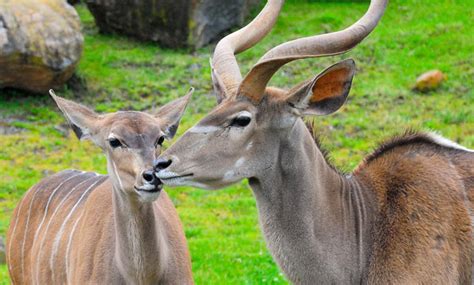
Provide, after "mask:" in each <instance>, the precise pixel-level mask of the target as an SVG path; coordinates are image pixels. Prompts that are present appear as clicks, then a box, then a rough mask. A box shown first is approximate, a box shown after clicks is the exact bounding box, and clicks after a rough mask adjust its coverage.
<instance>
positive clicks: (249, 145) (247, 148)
mask: <svg viewBox="0 0 474 285" xmlns="http://www.w3.org/2000/svg"><path fill="white" fill-rule="evenodd" d="M252 146H253V141H251V142H249V143H248V144H247V146H246V147H245V149H246V150H249V149H251V148H252Z"/></svg>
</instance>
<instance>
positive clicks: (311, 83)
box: [155, 0, 474, 284]
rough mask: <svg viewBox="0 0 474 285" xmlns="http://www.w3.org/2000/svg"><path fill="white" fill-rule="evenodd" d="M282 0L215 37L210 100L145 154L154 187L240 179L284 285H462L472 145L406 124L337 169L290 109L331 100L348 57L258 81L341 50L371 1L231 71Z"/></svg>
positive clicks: (371, 17)
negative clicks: (346, 169) (175, 134)
mask: <svg viewBox="0 0 474 285" xmlns="http://www.w3.org/2000/svg"><path fill="white" fill-rule="evenodd" d="M282 4H283V0H269V1H268V3H267V5H266V6H265V7H264V9H263V11H262V12H261V13H260V14H259V15H258V16H257V18H256V19H255V20H254V21H253V22H251V23H250V24H249V25H248V26H246V27H244V28H243V29H241V30H239V31H237V32H235V33H233V34H231V35H229V36H227V37H225V38H224V39H222V40H221V41H220V42H219V43H218V45H217V47H216V50H215V52H214V56H213V58H212V75H213V83H214V87H215V91H216V93H217V96H218V101H219V102H220V103H219V105H218V106H217V107H216V108H214V109H213V110H212V111H211V112H210V113H209V114H208V115H207V116H206V117H205V118H204V119H202V120H201V121H200V122H199V123H198V124H197V125H196V126H194V127H192V128H191V129H189V130H188V131H187V132H186V133H185V134H184V135H183V136H182V137H181V138H180V139H179V140H178V141H177V142H176V143H175V144H174V145H173V146H171V147H170V148H169V149H168V150H166V151H165V152H164V153H163V154H162V155H161V156H160V158H159V159H158V160H157V161H156V163H155V171H156V175H157V176H158V178H159V179H161V180H162V181H163V183H164V184H165V185H192V186H196V187H200V188H207V189H215V188H222V187H224V186H227V185H230V184H232V183H236V182H238V181H240V180H241V179H245V178H248V179H249V182H250V186H251V188H252V190H253V192H254V195H255V197H256V200H257V207H258V214H259V220H260V224H261V228H262V230H263V234H264V237H265V239H266V241H267V244H268V247H269V250H270V252H271V254H272V255H273V257H274V258H275V260H276V262H277V263H278V265H279V266H280V267H281V269H282V270H283V272H284V273H285V274H286V276H287V277H288V279H289V280H290V281H292V282H293V283H295V284H360V283H364V284H365V283H369V284H470V282H471V270H472V255H473V252H474V251H473V229H472V221H473V218H474V217H473V212H472V208H473V201H474V167H473V165H474V153H473V152H472V151H469V150H467V149H466V148H464V147H462V146H459V145H458V144H456V143H453V142H451V141H449V140H447V139H444V138H442V137H440V136H437V135H434V134H430V133H427V134H423V133H407V134H406V135H404V136H402V137H400V138H396V139H393V140H392V141H391V142H390V143H387V144H385V145H384V146H381V147H380V148H379V149H378V150H377V151H376V152H374V154H372V155H371V156H369V157H368V158H367V159H366V160H365V161H364V162H363V163H362V164H361V165H360V166H359V167H358V168H357V170H356V171H355V172H353V173H352V174H350V175H343V174H341V173H340V172H338V171H337V170H335V169H334V168H333V167H331V166H330V165H329V164H328V162H327V161H326V160H325V158H324V155H323V153H322V152H321V150H320V149H319V147H318V145H317V144H316V143H315V142H314V139H313V137H312V134H311V133H310V132H309V131H308V129H307V128H306V126H305V124H304V122H303V120H302V119H301V117H302V115H326V114H330V113H332V112H335V111H336V110H337V109H339V108H340V107H341V106H342V105H343V104H344V102H345V101H346V97H347V95H348V93H349V89H350V87H351V82H352V77H353V75H354V73H355V63H354V61H352V60H344V61H342V62H340V63H337V64H335V65H333V66H331V67H329V68H328V69H326V70H325V71H323V72H322V73H320V74H319V75H317V76H316V77H313V78H311V79H309V80H308V81H305V82H303V83H301V84H299V85H297V86H296V87H294V88H293V89H291V90H289V91H286V90H282V89H278V88H272V87H267V83H268V82H269V80H270V78H271V77H272V75H273V74H274V73H275V72H276V71H277V70H278V69H279V68H280V67H281V66H283V65H284V64H286V63H288V62H290V61H293V60H296V59H302V58H309V57H318V56H327V55H333V54H339V53H343V52H345V51H347V50H349V49H351V48H353V47H354V46H356V45H357V44H358V43H359V42H360V41H362V39H363V38H364V37H366V36H367V35H368V34H369V33H370V32H371V31H372V30H373V29H374V28H375V26H376V24H377V23H378V21H379V19H380V18H381V16H382V14H383V11H384V9H385V7H386V4H387V1H386V0H372V2H371V3H370V7H369V10H368V12H367V13H366V14H365V15H364V16H363V17H362V18H361V19H360V20H359V21H358V22H356V23H355V24H354V25H352V26H350V27H349V28H347V29H345V30H343V31H339V32H334V33H329V34H324V35H318V36H313V37H308V38H302V39H297V40H294V41H290V42H287V43H284V44H282V45H280V46H277V47H275V48H273V49H272V50H270V51H269V52H267V53H266V54H265V55H264V56H263V57H262V58H261V59H260V60H259V62H258V63H257V64H256V65H255V66H254V67H253V68H252V69H251V70H250V72H249V73H248V74H247V75H246V76H245V77H244V79H242V77H241V74H240V71H239V67H238V64H237V61H236V59H235V55H234V54H235V53H238V52H241V51H244V50H245V49H248V48H250V47H251V46H253V45H254V44H256V43H257V42H258V41H259V40H260V39H261V38H263V37H264V36H265V35H266V34H267V33H268V32H269V31H270V29H271V27H272V26H273V24H274V22H275V21H276V18H277V15H278V13H279V11H280V9H281V6H282Z"/></svg>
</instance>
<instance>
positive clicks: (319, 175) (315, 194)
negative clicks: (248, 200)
mask: <svg viewBox="0 0 474 285" xmlns="http://www.w3.org/2000/svg"><path fill="white" fill-rule="evenodd" d="M250 185H251V187H252V189H253V190H254V194H255V196H256V199H257V207H258V209H259V218H260V223H261V226H262V229H263V232H264V236H265V238H266V240H267V242H268V245H269V248H270V251H271V252H272V254H273V255H274V256H275V258H276V260H277V261H278V262H279V264H280V266H281V267H282V268H283V270H284V271H285V273H287V275H288V277H289V278H290V280H291V281H293V282H294V283H298V282H297V280H311V278H309V279H308V278H303V276H305V275H307V274H308V270H307V268H306V269H305V268H301V266H298V265H296V264H299V265H301V264H306V265H307V266H311V268H314V271H313V272H311V273H309V274H314V275H315V276H318V280H326V281H328V282H333V281H338V282H345V281H357V280H360V279H363V278H364V275H365V271H366V265H367V262H368V261H367V259H366V256H368V254H367V251H368V248H369V244H370V241H369V235H370V229H371V225H372V220H371V217H372V216H373V215H371V213H372V211H373V207H372V205H373V203H372V202H371V201H372V200H373V199H372V198H371V197H369V196H370V195H369V194H368V191H364V187H363V186H362V185H361V183H360V182H358V181H357V180H356V179H355V178H349V177H346V176H344V175H342V174H340V173H339V172H338V171H336V170H335V169H334V168H332V167H331V166H330V165H329V164H328V162H327V161H326V159H325V157H324V155H323V154H322V152H321V150H320V149H319V148H318V146H317V145H316V144H315V142H314V139H313V138H312V136H311V135H310V133H309V131H308V129H307V128H306V126H305V124H304V123H303V121H302V120H300V119H298V120H297V122H296V123H295V125H294V127H293V129H292V130H291V133H290V134H289V136H288V139H285V138H283V139H282V140H281V144H280V147H279V150H278V158H277V159H276V160H275V161H274V167H272V168H271V169H268V170H267V171H266V172H265V173H263V174H262V175H261V176H260V177H256V178H252V179H250ZM306 277H307V276H306ZM313 280H314V279H313Z"/></svg>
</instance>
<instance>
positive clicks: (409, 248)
mask: <svg viewBox="0 0 474 285" xmlns="http://www.w3.org/2000/svg"><path fill="white" fill-rule="evenodd" d="M306 125H307V128H308V129H309V131H310V133H311V134H312V136H313V139H314V140H315V143H316V144H317V146H318V148H320V149H321V147H320V144H319V140H318V137H317V135H315V132H314V125H313V124H312V123H307V124H306ZM322 153H323V154H324V156H325V158H326V161H327V160H328V159H327V153H326V152H325V151H324V150H322ZM473 160H474V153H467V152H465V151H462V150H457V149H452V148H447V147H445V146H442V145H439V144H437V143H436V141H434V140H433V139H432V138H431V137H430V136H429V135H428V134H425V133H422V132H416V131H414V130H408V131H406V132H405V133H404V134H403V135H400V136H397V137H394V138H392V139H390V140H388V141H387V142H385V143H383V144H381V145H380V146H379V147H378V148H377V149H376V150H375V151H374V152H372V154H370V155H369V156H367V157H366V158H365V159H364V161H363V162H362V163H361V164H360V165H359V166H358V167H357V169H356V170H355V171H354V173H353V175H354V176H355V177H357V178H359V179H360V180H361V181H364V184H365V188H366V191H370V192H373V193H374V194H375V197H376V201H377V208H378V213H377V219H376V222H375V226H374V228H373V236H374V243H373V245H372V250H373V253H372V257H371V260H370V269H369V283H371V284H419V280H424V281H423V282H424V283H423V284H470V282H471V278H472V276H471V274H472V271H471V267H472V266H473V255H474V239H473V238H472V237H473V229H472V225H473V223H474V222H473V221H474V215H473V214H474V212H473V210H474V199H473V198H474V165H473V164H472V163H473ZM427 263H429V264H430V266H426V265H427ZM387 282H388V283H387Z"/></svg>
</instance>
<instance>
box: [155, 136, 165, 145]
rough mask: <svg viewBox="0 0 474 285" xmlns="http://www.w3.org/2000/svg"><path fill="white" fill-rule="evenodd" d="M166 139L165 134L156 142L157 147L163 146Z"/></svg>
mask: <svg viewBox="0 0 474 285" xmlns="http://www.w3.org/2000/svg"><path fill="white" fill-rule="evenodd" d="M164 141H165V137H164V136H161V137H159V138H158V139H157V140H156V142H155V147H158V146H162V145H163V142H164Z"/></svg>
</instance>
